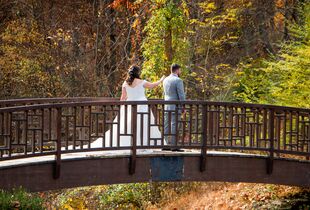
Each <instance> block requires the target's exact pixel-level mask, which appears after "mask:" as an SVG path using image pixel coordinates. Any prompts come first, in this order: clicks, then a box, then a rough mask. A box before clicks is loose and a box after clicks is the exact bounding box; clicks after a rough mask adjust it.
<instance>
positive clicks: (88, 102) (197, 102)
mask: <svg viewBox="0 0 310 210" xmlns="http://www.w3.org/2000/svg"><path fill="white" fill-rule="evenodd" d="M173 104H175V105H210V106H227V107H232V106H233V107H238V108H239V107H240V108H242V107H244V108H258V109H274V110H275V111H276V110H286V111H296V112H310V108H298V107H290V106H279V105H270V104H253V103H238V102H215V101H201V100H186V101H165V100H159V99H153V100H149V101H120V100H119V99H117V98H115V99H114V98H110V99H108V98H102V99H101V98H99V99H98V98H97V99H94V100H89V99H87V98H85V101H79V102H75V101H72V102H65V103H53V104H48V103H42V104H33V105H22V106H13V107H2V108H0V113H1V112H12V111H25V110H34V109H48V108H62V107H72V106H100V105H109V106H111V105H173Z"/></svg>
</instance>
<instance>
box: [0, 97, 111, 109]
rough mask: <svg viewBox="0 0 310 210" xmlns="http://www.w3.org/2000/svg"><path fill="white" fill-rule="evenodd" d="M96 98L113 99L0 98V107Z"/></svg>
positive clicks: (88, 99) (82, 98)
mask: <svg viewBox="0 0 310 210" xmlns="http://www.w3.org/2000/svg"><path fill="white" fill-rule="evenodd" d="M97 100H115V99H114V98H110V97H65V98H60V97H58V98H18V99H8V100H0V107H7V106H18V105H19V106H21V105H32V104H43V103H65V102H81V101H97Z"/></svg>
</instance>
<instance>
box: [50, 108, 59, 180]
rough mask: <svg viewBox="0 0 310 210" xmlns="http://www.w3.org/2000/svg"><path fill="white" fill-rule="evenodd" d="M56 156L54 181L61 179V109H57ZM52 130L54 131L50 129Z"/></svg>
mask: <svg viewBox="0 0 310 210" xmlns="http://www.w3.org/2000/svg"><path fill="white" fill-rule="evenodd" d="M56 111H57V113H56V156H55V166H54V179H58V178H59V177H60V164H61V108H57V109H56ZM50 129H52V128H51V127H50Z"/></svg>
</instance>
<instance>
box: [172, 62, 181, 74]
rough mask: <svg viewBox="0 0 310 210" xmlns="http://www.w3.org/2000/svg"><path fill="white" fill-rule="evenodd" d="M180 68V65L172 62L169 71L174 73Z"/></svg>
mask: <svg viewBox="0 0 310 210" xmlns="http://www.w3.org/2000/svg"><path fill="white" fill-rule="evenodd" d="M180 68H181V66H180V65H178V64H176V63H174V64H172V65H171V72H172V73H174V72H176V71H177V70H178V69H180Z"/></svg>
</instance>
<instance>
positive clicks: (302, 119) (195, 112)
mask: <svg viewBox="0 0 310 210" xmlns="http://www.w3.org/2000/svg"><path fill="white" fill-rule="evenodd" d="M168 104H175V105H177V107H176V110H172V111H171V110H170V111H168V110H166V109H165V105H168ZM140 106H144V107H146V111H144V112H140V111H139V110H140V109H139V107H140ZM0 107H1V108H0V177H1V179H0V188H2V189H11V188H13V187H18V186H23V187H25V188H27V189H29V190H31V191H43V190H52V189H59V188H68V187H77V186H89V185H97V184H112V183H129V182H149V181H229V182H257V183H274V184H285V185H295V186H305V187H310V161H309V157H310V110H309V109H301V108H292V107H280V106H271V105H258V104H245V103H222V102H207V101H181V102H180V101H169V102H168V101H163V100H150V101H147V102H146V101H126V102H124V101H119V100H116V99H111V98H67V99H63V98H52V99H20V100H3V101H0ZM122 109H123V110H124V113H122V112H121V110H122ZM180 110H183V111H184V110H185V112H184V114H183V115H182V117H179V118H178V117H176V120H177V126H176V132H175V133H174V132H172V131H169V132H166V133H165V132H164V126H165V125H164V124H165V123H164V118H165V116H166V117H167V119H168V121H171V119H172V117H173V116H179V115H178V114H176V113H180ZM121 115H124V116H123V117H124V118H125V121H124V122H127V121H128V122H130V123H129V124H130V125H128V123H124V122H122V121H121V120H120V117H121ZM151 115H153V116H154V119H155V120H153V122H152V120H151V117H150V116H151ZM128 116H129V117H128ZM145 116H148V117H147V118H144V117H145ZM128 118H129V119H130V121H129V120H128ZM144 119H147V120H146V121H144ZM138 121H140V123H137V122H138ZM122 123H123V125H122ZM145 124H147V126H144V125H145ZM168 124H170V123H168ZM137 126H139V129H138V128H137ZM121 127H123V128H122V129H120V128H121ZM145 127H147V130H145V129H144V128H145ZM152 127H158V128H159V129H160V131H161V136H160V137H156V138H155V139H154V138H152V136H151V129H152ZM113 129H116V130H117V131H114V133H116V134H117V135H116V136H113V135H112V133H113V131H112V130H113ZM108 130H110V131H111V132H110V134H109V135H111V136H110V140H109V141H111V143H110V144H109V145H107V144H106V141H105V138H106V136H105V135H106V134H107V131H108ZM138 130H139V133H138V132H137V131H138ZM170 130H171V129H170ZM144 134H146V135H147V141H146V142H144V141H138V139H141V138H139V135H140V137H143V136H144ZM122 136H127V137H129V138H131V143H130V145H127V146H122V143H121V137H122ZM169 136H175V137H176V139H177V142H176V145H169V144H168V145H167V144H166V143H165V137H169ZM98 138H102V139H103V141H102V145H100V146H99V147H98V146H97V147H95V148H94V147H92V143H93V142H94V141H96V140H97V139H98ZM115 138H116V139H115ZM112 141H113V142H115V144H112ZM172 147H173V148H180V149H181V148H182V149H184V152H171V151H162V149H163V148H165V149H169V148H172Z"/></svg>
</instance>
